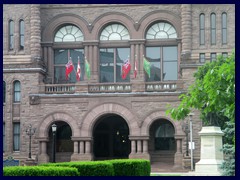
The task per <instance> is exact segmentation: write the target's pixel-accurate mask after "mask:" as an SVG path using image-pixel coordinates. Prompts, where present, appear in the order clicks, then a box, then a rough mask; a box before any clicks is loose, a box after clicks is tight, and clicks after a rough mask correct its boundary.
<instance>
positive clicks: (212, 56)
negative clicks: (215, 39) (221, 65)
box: [211, 53, 216, 61]
mask: <svg viewBox="0 0 240 180" xmlns="http://www.w3.org/2000/svg"><path fill="white" fill-rule="evenodd" d="M211 61H216V53H211Z"/></svg>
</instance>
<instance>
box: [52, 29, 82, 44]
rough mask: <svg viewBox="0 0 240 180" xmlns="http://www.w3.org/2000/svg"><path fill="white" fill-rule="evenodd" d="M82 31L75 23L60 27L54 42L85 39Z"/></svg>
mask: <svg viewBox="0 0 240 180" xmlns="http://www.w3.org/2000/svg"><path fill="white" fill-rule="evenodd" d="M83 40H84V38H83V33H82V31H81V30H80V29H79V28H78V27H76V26H73V25H68V26H64V27H62V28H60V29H59V30H58V31H57V32H56V34H55V37H54V42H76V41H83Z"/></svg>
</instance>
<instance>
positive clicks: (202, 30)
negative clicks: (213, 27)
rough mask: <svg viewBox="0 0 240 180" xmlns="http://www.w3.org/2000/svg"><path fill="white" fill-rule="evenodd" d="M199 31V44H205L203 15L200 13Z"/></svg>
mask: <svg viewBox="0 0 240 180" xmlns="http://www.w3.org/2000/svg"><path fill="white" fill-rule="evenodd" d="M199 27H200V29H199V31H200V38H199V40H200V45H204V44H205V15H204V14H200V22H199Z"/></svg>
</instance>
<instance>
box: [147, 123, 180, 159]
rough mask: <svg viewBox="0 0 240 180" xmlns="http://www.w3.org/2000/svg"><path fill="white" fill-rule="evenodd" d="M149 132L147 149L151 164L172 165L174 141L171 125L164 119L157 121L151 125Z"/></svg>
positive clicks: (173, 130)
mask: <svg viewBox="0 0 240 180" xmlns="http://www.w3.org/2000/svg"><path fill="white" fill-rule="evenodd" d="M149 131H150V132H149V135H150V142H149V147H148V148H149V153H150V156H151V160H152V162H167V163H174V154H175V152H176V140H175V138H174V135H175V129H174V126H173V124H172V123H171V122H170V121H168V120H166V119H158V120H156V121H155V122H153V123H152V125H151V126H150V130H149Z"/></svg>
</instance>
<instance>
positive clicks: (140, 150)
mask: <svg viewBox="0 0 240 180" xmlns="http://www.w3.org/2000/svg"><path fill="white" fill-rule="evenodd" d="M137 153H142V141H141V140H138V141H137Z"/></svg>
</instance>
